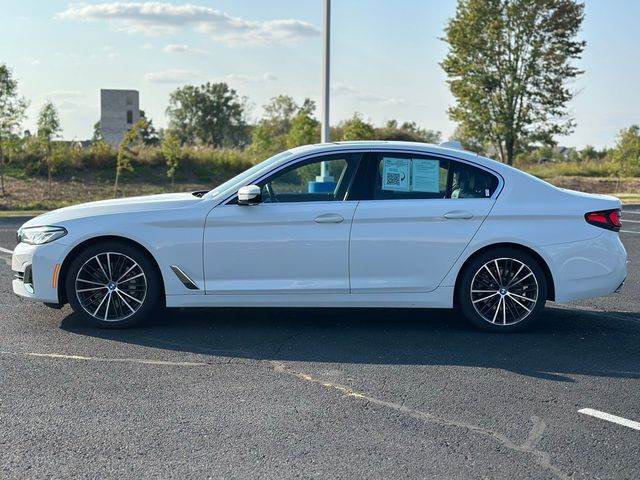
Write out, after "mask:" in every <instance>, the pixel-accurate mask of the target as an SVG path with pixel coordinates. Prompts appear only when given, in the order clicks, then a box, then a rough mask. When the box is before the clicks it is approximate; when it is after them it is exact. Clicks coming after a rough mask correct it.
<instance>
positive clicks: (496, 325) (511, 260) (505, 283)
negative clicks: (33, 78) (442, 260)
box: [458, 248, 547, 332]
mask: <svg viewBox="0 0 640 480" xmlns="http://www.w3.org/2000/svg"><path fill="white" fill-rule="evenodd" d="M546 299H547V282H546V278H545V275H544V271H543V270H542V267H541V266H540V264H539V263H538V261H536V260H535V259H534V258H533V257H532V256H531V255H528V254H527V253H525V252H522V251H520V250H518V249H514V248H504V249H499V250H498V249H496V250H490V251H487V252H484V253H481V254H479V255H478V256H476V257H475V258H473V259H472V260H471V262H470V263H469V264H468V265H467V267H466V268H465V270H464V271H463V273H462V277H461V281H460V284H459V288H458V303H459V305H460V307H461V309H462V312H463V313H464V315H465V317H466V318H467V319H468V320H469V321H470V322H471V323H472V324H474V325H475V326H477V327H479V328H481V329H483V330H488V331H492V332H514V331H517V330H522V329H524V328H526V327H527V326H529V325H531V323H533V322H534V320H535V319H536V317H537V316H538V314H539V313H540V311H541V310H542V308H544V304H545V302H546Z"/></svg>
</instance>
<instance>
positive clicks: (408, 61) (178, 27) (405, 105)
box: [0, 0, 640, 148]
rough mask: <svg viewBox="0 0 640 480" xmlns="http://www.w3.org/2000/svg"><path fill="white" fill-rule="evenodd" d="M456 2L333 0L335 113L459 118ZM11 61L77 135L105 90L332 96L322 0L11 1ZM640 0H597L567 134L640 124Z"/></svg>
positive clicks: (156, 110)
mask: <svg viewBox="0 0 640 480" xmlns="http://www.w3.org/2000/svg"><path fill="white" fill-rule="evenodd" d="M455 5H456V1H455V0H375V1H372V0H333V2H332V27H331V33H332V49H331V55H332V57H331V58H332V62H331V109H330V111H331V123H332V124H337V123H338V122H339V121H340V120H344V119H346V118H348V117H350V116H352V115H353V113H354V112H356V111H357V112H360V113H361V114H362V115H363V116H364V118H365V119H368V120H370V121H371V122H373V123H374V124H376V125H383V124H384V123H386V122H387V121H388V120H391V119H397V120H398V121H399V122H404V121H415V122H417V123H418V124H419V125H420V126H422V127H424V128H428V129H432V130H439V131H441V132H442V134H443V139H448V138H449V136H450V135H451V134H452V133H453V130H454V128H455V124H454V123H452V122H451V121H450V120H449V118H448V115H447V108H448V106H450V105H452V104H453V103H454V99H453V97H452V96H451V94H450V93H449V90H448V87H447V84H446V77H445V75H444V73H443V71H442V69H441V68H440V66H439V65H438V63H439V62H440V61H441V60H442V59H443V57H444V56H445V54H446V51H447V46H446V44H445V43H444V42H442V41H441V40H440V39H439V38H440V37H441V36H442V35H443V27H444V25H445V23H446V21H447V19H448V18H449V17H451V16H452V15H453V14H454V12H455ZM0 12H2V13H1V16H0V32H1V34H0V63H6V64H7V65H8V66H9V67H10V68H11V69H12V71H13V74H14V76H15V78H16V79H17V80H18V81H19V92H20V94H21V95H23V96H25V97H27V98H28V99H29V100H30V101H31V105H30V108H29V110H28V119H27V121H26V122H25V125H24V126H25V128H29V129H30V130H32V131H33V130H35V120H36V116H37V112H38V110H39V109H40V107H41V106H42V104H43V103H44V102H45V101H46V100H51V101H52V102H53V103H54V104H55V105H56V106H57V107H58V109H59V111H60V117H61V121H62V127H63V137H64V138H65V139H78V140H82V139H87V138H90V137H91V134H92V131H93V125H94V123H95V122H96V121H97V120H99V117H100V89H101V88H122V89H135V90H138V91H139V92H140V104H141V108H142V109H143V110H145V111H146V113H147V116H148V117H149V118H151V119H152V120H153V123H154V125H155V126H156V127H157V128H158V127H164V126H166V122H167V119H166V117H165V114H164V112H165V108H166V106H167V103H168V99H169V94H170V93H171V92H172V91H173V90H175V89H176V88H178V87H180V86H182V85H185V84H196V85H199V84H202V83H205V82H207V81H211V82H217V81H224V82H227V83H228V84H229V85H230V86H231V87H232V88H234V89H235V90H236V91H237V92H238V94H239V95H240V96H246V97H248V99H249V101H250V104H251V107H252V108H251V110H250V114H249V118H250V119H252V120H257V119H259V118H260V117H261V115H262V106H263V105H264V104H265V103H266V102H268V100H269V99H270V98H271V97H273V96H275V95H279V94H288V95H291V96H293V97H294V98H295V99H296V100H297V101H298V102H300V103H301V102H302V101H303V99H304V98H305V97H309V98H311V99H313V100H316V102H318V104H319V100H320V95H321V86H322V33H321V29H322V22H323V20H322V19H323V0H241V1H238V0H191V1H190V2H188V3H184V2H178V1H173V2H124V1H121V2H109V1H92V2H83V3H73V2H72V3H69V2H66V1H57V0H46V1H44V0H20V1H16V0H0ZM639 18H640V1H637V0H587V1H586V19H585V22H584V24H583V31H582V33H581V36H582V38H584V39H585V40H586V41H587V48H586V50H585V52H584V54H583V58H582V59H581V60H580V61H579V63H578V65H579V66H580V67H581V68H583V69H584V70H585V74H584V75H582V76H581V77H580V78H579V79H577V80H575V81H574V82H573V83H572V84H571V88H572V89H574V90H575V91H576V92H577V95H576V97H575V98H574V100H573V101H572V102H571V104H570V105H569V108H570V112H571V114H572V115H573V116H574V117H575V119H576V122H577V128H576V129H575V131H574V133H572V134H571V135H569V136H567V137H559V138H557V140H558V142H559V143H560V144H561V145H567V146H575V147H578V148H582V147H584V146H585V145H593V146H595V147H596V148H602V147H611V146H613V145H614V143H615V140H616V135H617V133H618V132H619V131H620V129H622V128H626V127H628V126H629V125H631V124H633V123H640V113H639V112H640V94H639V93H638V85H640V29H639V28H638V26H637V20H638V19H639Z"/></svg>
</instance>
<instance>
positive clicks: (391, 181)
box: [387, 172, 400, 186]
mask: <svg viewBox="0 0 640 480" xmlns="http://www.w3.org/2000/svg"><path fill="white" fill-rule="evenodd" d="M387 185H398V186H400V174H399V173H391V172H387Z"/></svg>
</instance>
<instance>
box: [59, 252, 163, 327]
mask: <svg viewBox="0 0 640 480" xmlns="http://www.w3.org/2000/svg"><path fill="white" fill-rule="evenodd" d="M98 262H100V263H98ZM134 264H135V266H134ZM129 268H132V269H131V270H130V271H129V272H128V273H125V272H126V271H127V269H129ZM81 272H82V273H81ZM159 275H160V274H159V273H158V269H157V267H156V265H155V262H154V260H153V259H151V258H149V255H148V254H147V253H146V252H144V251H143V250H141V249H139V248H136V247H134V246H132V245H129V244H128V243H126V242H119V241H104V242H100V243H96V244H94V245H91V246H89V247H87V248H86V249H84V250H82V251H81V252H80V253H79V254H78V255H77V256H76V257H75V258H74V259H73V260H72V262H71V264H70V265H69V269H68V270H67V274H66V278H65V289H66V292H67V299H68V300H69V304H70V305H71V308H73V310H74V311H75V312H76V313H77V314H78V315H79V316H80V317H81V318H82V320H83V321H85V322H87V323H89V324H91V325H93V326H96V327H99V328H127V327H132V326H134V325H138V324H140V323H141V322H143V321H145V320H147V319H148V318H149V317H151V316H152V315H153V313H154V312H155V311H156V309H158V308H159V307H160V306H162V305H163V304H164V302H162V301H161V300H162V295H163V289H162V282H161V280H160V278H159ZM117 277H121V278H117ZM118 281H119V283H118ZM102 284H104V285H103V286H101V285H102ZM103 292H104V293H103ZM112 301H113V303H111V302H112ZM100 302H102V304H101V305H99V304H100ZM96 306H97V309H96V308H95V307H96ZM94 309H95V312H94ZM92 312H94V313H92ZM105 312H106V314H105Z"/></svg>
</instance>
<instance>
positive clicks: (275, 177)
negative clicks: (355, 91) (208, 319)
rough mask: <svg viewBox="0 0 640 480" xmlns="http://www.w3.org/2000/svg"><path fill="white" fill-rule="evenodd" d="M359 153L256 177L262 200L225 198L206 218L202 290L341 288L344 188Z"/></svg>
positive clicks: (346, 209)
mask: <svg viewBox="0 0 640 480" xmlns="http://www.w3.org/2000/svg"><path fill="white" fill-rule="evenodd" d="M360 156H361V155H360V154H354V153H349V154H343V155H341V154H332V155H325V156H320V157H314V158H311V159H305V160H301V161H298V162H296V163H295V164H293V165H291V166H288V167H285V168H283V169H281V170H279V171H277V172H275V173H274V174H272V175H270V176H268V177H266V178H265V179H263V180H261V181H259V182H258V186H259V187H261V192H262V203H260V204H258V205H254V206H245V205H238V204H237V203H236V201H234V200H232V201H230V202H228V203H227V204H226V205H221V206H219V207H216V208H214V209H213V210H212V211H211V213H210V214H209V216H208V217H207V220H206V225H205V233H204V262H205V263H204V272H205V283H206V293H207V294H209V295H215V294H254V293H255V294H291V293H300V294H305V293H306V294H313V293H349V230H350V228H351V221H352V219H353V214H354V212H355V209H356V205H357V202H353V201H349V200H348V199H347V198H348V192H349V188H350V186H351V182H352V179H353V177H354V175H355V172H356V170H357V168H358V164H359V161H360Z"/></svg>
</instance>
